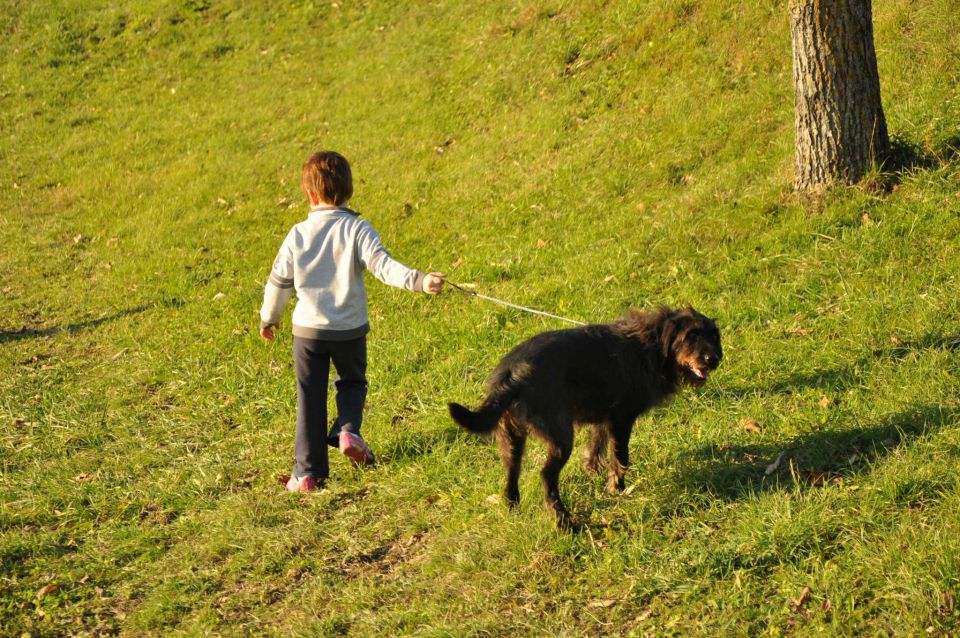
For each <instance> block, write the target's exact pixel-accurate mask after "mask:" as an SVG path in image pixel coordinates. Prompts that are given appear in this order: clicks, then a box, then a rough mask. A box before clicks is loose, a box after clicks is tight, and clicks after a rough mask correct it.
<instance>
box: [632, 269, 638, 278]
mask: <svg viewBox="0 0 960 638" xmlns="http://www.w3.org/2000/svg"><path fill="white" fill-rule="evenodd" d="M639 276H640V275H639V274H637V271H636V270H634V271H633V272H632V273H630V279H636V278H637V277H639Z"/></svg>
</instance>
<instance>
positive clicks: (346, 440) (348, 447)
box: [340, 432, 373, 465]
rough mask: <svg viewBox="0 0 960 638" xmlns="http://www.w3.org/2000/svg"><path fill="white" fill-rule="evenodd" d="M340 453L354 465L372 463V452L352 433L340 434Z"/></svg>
mask: <svg viewBox="0 0 960 638" xmlns="http://www.w3.org/2000/svg"><path fill="white" fill-rule="evenodd" d="M340 451H341V452H342V453H343V454H344V455H345V456H346V457H347V458H348V459H350V461H351V462H353V464H354V465H370V464H371V463H373V452H371V451H370V448H369V447H367V443H366V442H365V441H364V440H363V439H362V438H360V436H359V435H358V434H354V433H353V432H341V433H340Z"/></svg>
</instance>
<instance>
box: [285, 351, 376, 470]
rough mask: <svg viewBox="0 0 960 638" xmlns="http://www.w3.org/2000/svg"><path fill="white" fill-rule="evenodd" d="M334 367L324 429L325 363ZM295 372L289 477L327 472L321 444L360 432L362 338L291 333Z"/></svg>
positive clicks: (364, 369) (363, 365)
mask: <svg viewBox="0 0 960 638" xmlns="http://www.w3.org/2000/svg"><path fill="white" fill-rule="evenodd" d="M331 361H333V367H334V368H336V370H337V380H336V382H335V383H334V386H335V387H336V389H337V418H336V420H335V421H334V423H333V426H332V427H331V428H330V432H329V433H328V432H327V384H328V383H329V381H330V362H331ZM293 364H294V367H295V368H296V370H297V431H296V437H295V439H294V452H295V456H296V464H295V465H294V466H293V475H294V476H297V477H300V476H312V477H313V478H317V479H325V478H327V477H328V476H330V461H329V459H328V457H327V445H330V446H332V447H338V442H339V438H340V432H341V431H346V432H353V433H354V434H360V425H361V424H362V422H363V405H364V403H365V401H366V399H367V377H366V373H367V338H366V337H365V336H364V337H360V338H359V339H352V340H350V341H321V340H319V339H307V338H305V337H297V336H294V337H293Z"/></svg>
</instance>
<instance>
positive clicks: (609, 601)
mask: <svg viewBox="0 0 960 638" xmlns="http://www.w3.org/2000/svg"><path fill="white" fill-rule="evenodd" d="M616 604H617V600H616V599H615V598H600V599H598V600H591V601H590V602H589V603H587V607H594V608H597V607H613V606H614V605H616Z"/></svg>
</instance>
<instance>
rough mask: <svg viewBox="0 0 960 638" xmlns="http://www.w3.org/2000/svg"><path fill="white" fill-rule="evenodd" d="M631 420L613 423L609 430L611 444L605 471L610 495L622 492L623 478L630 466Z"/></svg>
mask: <svg viewBox="0 0 960 638" xmlns="http://www.w3.org/2000/svg"><path fill="white" fill-rule="evenodd" d="M632 431H633V420H631V421H629V422H624V421H620V422H614V424H613V426H612V427H611V428H610V433H611V435H612V437H611V438H612V439H613V440H612V442H611V443H612V444H611V446H610V467H609V469H608V471H607V491H608V492H610V493H611V494H616V493H617V492H621V491H623V488H624V480H623V477H624V475H625V474H626V473H627V467H629V465H630V434H631V432H632Z"/></svg>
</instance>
